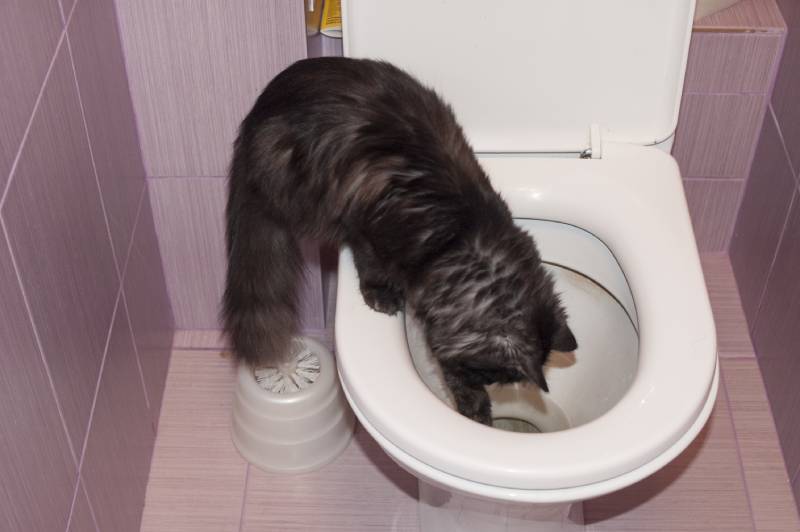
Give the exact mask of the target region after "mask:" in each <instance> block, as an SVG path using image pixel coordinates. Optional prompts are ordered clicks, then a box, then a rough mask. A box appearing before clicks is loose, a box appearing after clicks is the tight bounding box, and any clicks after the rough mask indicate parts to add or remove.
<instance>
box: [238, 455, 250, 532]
mask: <svg viewBox="0 0 800 532" xmlns="http://www.w3.org/2000/svg"><path fill="white" fill-rule="evenodd" d="M249 482H250V464H249V463H245V466H244V487H243V488H242V509H241V511H240V512H239V532H242V530H244V509H245V505H246V503H247V485H248V484H249Z"/></svg>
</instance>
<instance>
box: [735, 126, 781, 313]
mask: <svg viewBox="0 0 800 532" xmlns="http://www.w3.org/2000/svg"><path fill="white" fill-rule="evenodd" d="M794 186H795V182H794V178H793V176H792V171H791V168H790V167H789V161H788V160H787V158H786V155H785V153H784V150H783V145H782V143H781V140H780V137H779V136H778V130H777V129H776V127H775V121H774V120H773V117H772V114H771V113H767V117H766V119H765V120H764V126H763V128H762V130H761V138H760V140H759V144H758V148H757V150H756V155H755V159H754V160H753V169H752V171H751V172H750V178H749V179H748V180H747V187H746V188H745V191H744V199H743V200H742V205H741V207H740V208H739V215H738V219H737V221H736V227H735V229H734V232H733V238H732V240H731V245H730V257H731V263H732V264H733V267H734V271H735V273H736V280H737V282H738V284H739V292H740V294H741V297H742V306H743V307H744V311H745V313H746V315H747V317H748V321H749V323H751V324H753V323H755V320H756V314H757V312H758V306H759V304H760V302H761V294H762V293H763V292H764V286H765V285H766V283H767V276H768V274H769V270H770V267H771V266H772V259H773V257H774V256H775V252H776V250H777V247H778V239H779V238H780V235H781V231H782V230H783V226H784V222H785V221H786V215H787V214H788V212H789V204H790V202H791V200H792V191H793V190H794Z"/></svg>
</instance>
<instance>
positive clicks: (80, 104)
mask: <svg viewBox="0 0 800 532" xmlns="http://www.w3.org/2000/svg"><path fill="white" fill-rule="evenodd" d="M77 4H78V2H77V0H76V2H75V5H77ZM73 9H74V6H73ZM68 28H69V25H67V29H68ZM65 38H66V41H67V52H69V64H70V67H72V79H73V81H74V83H75V92H76V93H77V96H78V107H80V110H81V121H82V122H83V132H84V134H85V135H86V144H87V146H88V147H89V159H90V160H91V162H92V173H93V174H94V182H95V185H96V186H97V195H98V196H99V198H100V209H101V210H102V211H103V222H105V225H106V235H107V236H108V245H109V246H110V247H111V258H112V259H113V261H114V268H115V269H116V270H117V279H118V280H119V282H120V284H121V283H122V273H121V271H120V267H119V259H118V258H117V252H116V250H115V249H114V238H113V237H112V236H111V225H110V224H109V223H108V213H107V211H106V202H105V200H104V199H103V187H101V186H100V176H99V175H98V174H97V164H96V163H95V158H94V149H93V148H92V139H91V136H90V135H89V124H88V123H87V122H86V112H85V110H84V107H83V97H81V87H80V84H79V83H78V72H77V71H76V70H75V59H74V57H73V55H72V46H71V45H70V42H69V33H68V32H67V34H66V37H65Z"/></svg>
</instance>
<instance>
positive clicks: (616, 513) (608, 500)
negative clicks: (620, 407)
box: [584, 391, 753, 532]
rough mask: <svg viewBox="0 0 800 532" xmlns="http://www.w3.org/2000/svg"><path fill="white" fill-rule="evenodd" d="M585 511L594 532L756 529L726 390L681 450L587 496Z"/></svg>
mask: <svg viewBox="0 0 800 532" xmlns="http://www.w3.org/2000/svg"><path fill="white" fill-rule="evenodd" d="M584 515H585V518H586V523H587V530H589V531H592V532H600V531H613V532H618V531H636V532H648V531H664V532H667V531H670V532H675V531H680V532H693V531H698V532H699V531H703V532H710V531H719V532H739V531H741V532H744V531H752V530H753V521H752V517H751V515H750V509H749V505H748V502H747V495H746V490H745V484H744V479H743V478H742V472H741V465H740V463H739V455H738V452H737V449H736V440H735V436H734V431H733V426H732V424H731V418H730V411H729V407H728V403H727V401H726V400H725V394H724V393H723V392H722V391H721V392H720V393H719V394H718V395H717V403H716V406H715V408H714V412H713V413H712V415H711V418H710V419H709V422H708V424H707V425H706V427H705V428H704V429H703V431H702V432H701V433H700V434H699V435H698V437H697V438H696V439H695V441H694V442H693V443H692V444H691V445H690V446H689V447H688V448H687V449H686V450H685V451H684V452H683V453H682V454H681V455H679V456H678V457H677V458H676V459H675V460H673V461H672V462H671V463H670V464H668V465H667V466H666V467H664V468H663V469H661V470H660V471H658V472H656V473H655V474H654V475H652V476H650V477H648V478H646V479H644V480H642V481H640V482H638V483H636V484H634V485H632V486H630V487H628V488H626V489H624V490H621V491H618V492H616V493H612V494H609V495H606V496H604V497H600V498H598V499H594V500H591V501H587V502H585V503H584Z"/></svg>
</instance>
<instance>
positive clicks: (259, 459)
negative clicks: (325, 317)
mask: <svg viewBox="0 0 800 532" xmlns="http://www.w3.org/2000/svg"><path fill="white" fill-rule="evenodd" d="M293 349H294V351H295V353H294V355H295V357H294V358H295V359H298V360H303V361H305V362H310V363H311V364H312V366H313V370H314V371H313V372H312V374H311V375H310V379H308V378H303V377H302V368H301V369H300V371H299V372H298V373H297V374H296V375H298V374H299V375H300V380H301V381H302V383H301V386H300V387H299V389H298V386H293V385H291V383H292V382H294V380H292V381H290V386H289V387H288V389H284V390H283V391H281V392H276V391H268V390H267V389H265V388H264V387H263V386H262V385H261V384H259V382H258V380H257V379H256V375H255V374H254V372H253V370H252V369H251V368H250V366H248V365H247V364H241V365H240V366H239V370H238V374H237V385H236V392H235V397H234V402H233V426H232V437H233V443H234V444H235V445H236V448H237V449H238V450H239V453H240V454H241V455H242V456H243V457H244V458H245V459H246V460H247V461H248V462H250V463H252V464H253V465H255V466H257V467H259V468H261V469H263V470H265V471H276V472H283V473H305V472H308V471H312V470H315V469H319V468H321V467H323V466H324V465H326V464H328V463H329V462H331V461H333V460H334V459H335V458H336V457H337V456H338V455H339V454H340V453H341V452H342V451H343V450H344V449H345V447H347V444H348V442H349V441H350V437H351V436H352V434H353V428H354V423H355V421H354V418H353V412H352V411H351V410H350V407H349V406H348V404H347V401H346V400H345V398H344V396H343V394H342V390H341V386H340V384H339V379H338V376H337V374H336V362H335V360H334V358H333V355H332V354H331V352H330V351H328V349H326V348H325V347H324V346H323V345H322V344H320V343H319V342H316V341H314V340H312V339H310V338H306V337H302V338H296V339H295V340H294V344H293ZM317 361H318V367H319V371H318V372H317V371H316V367H317ZM273 371H277V370H273ZM289 371H291V368H290V370H289ZM260 377H261V378H263V377H264V376H263V375H260ZM273 389H275V387H273Z"/></svg>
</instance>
